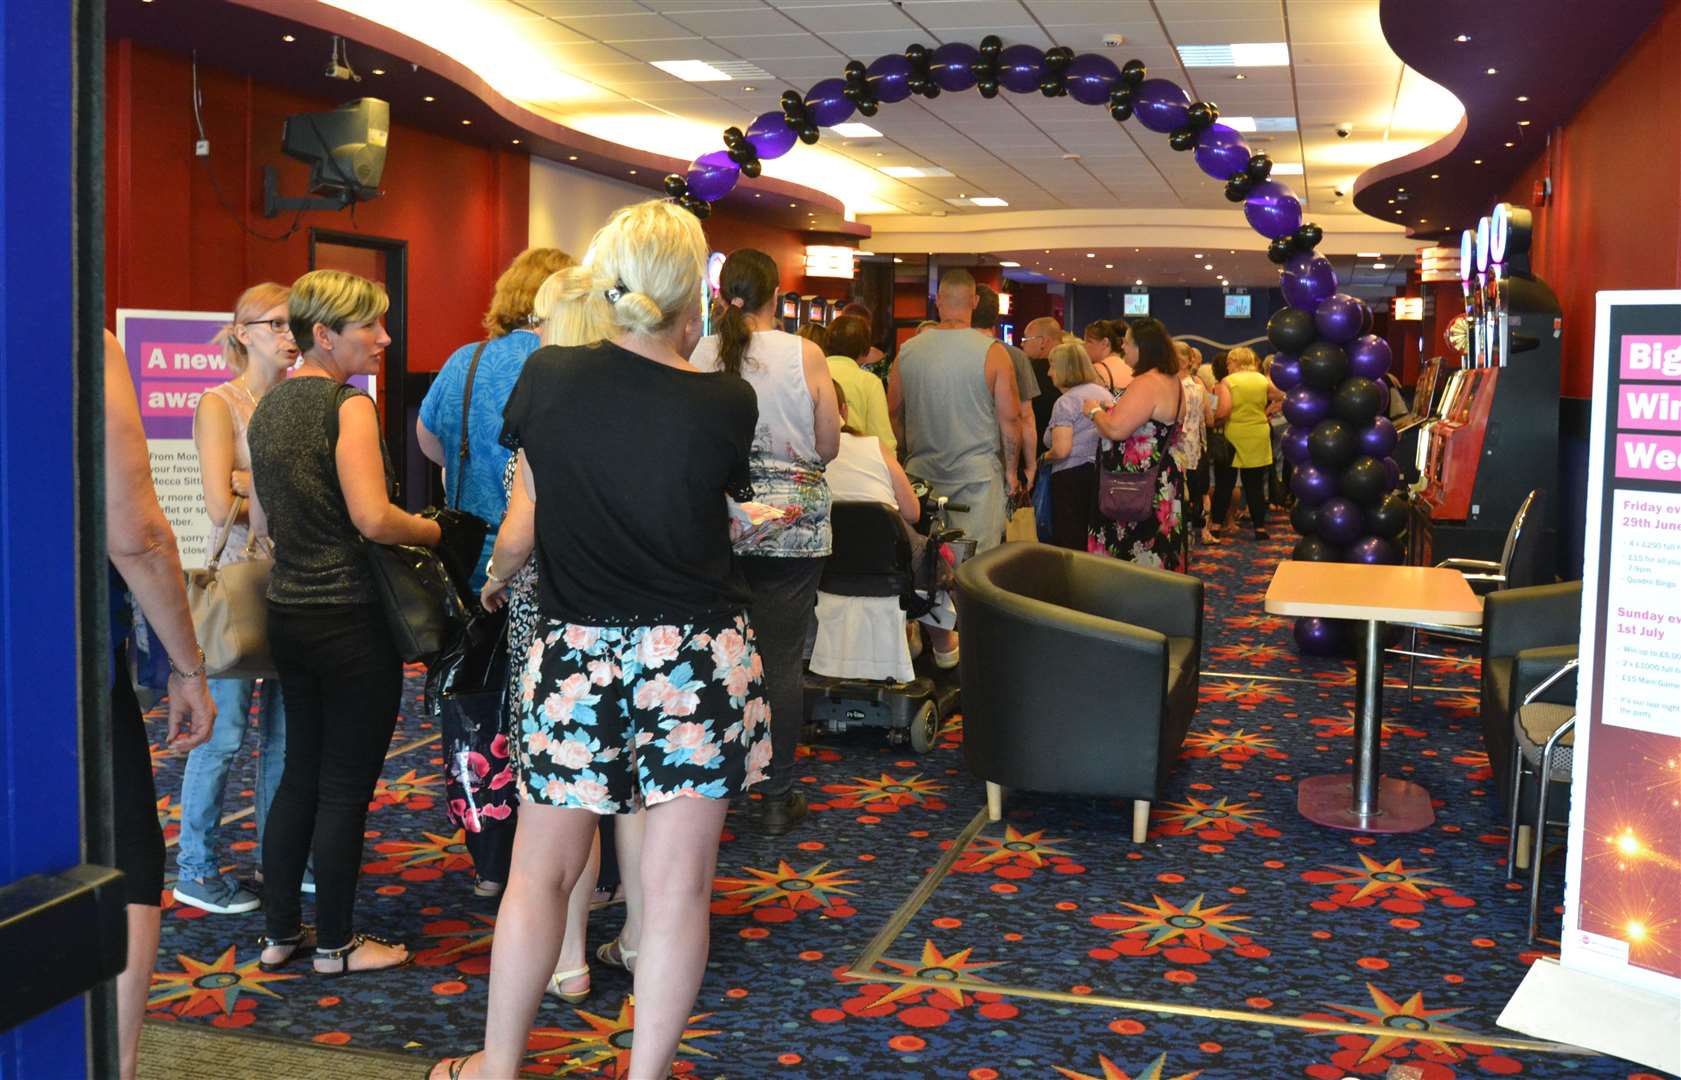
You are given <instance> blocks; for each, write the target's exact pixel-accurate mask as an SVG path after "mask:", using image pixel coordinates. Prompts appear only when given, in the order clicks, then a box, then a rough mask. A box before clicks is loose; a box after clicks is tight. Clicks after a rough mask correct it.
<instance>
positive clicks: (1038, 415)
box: [1030, 360, 1062, 449]
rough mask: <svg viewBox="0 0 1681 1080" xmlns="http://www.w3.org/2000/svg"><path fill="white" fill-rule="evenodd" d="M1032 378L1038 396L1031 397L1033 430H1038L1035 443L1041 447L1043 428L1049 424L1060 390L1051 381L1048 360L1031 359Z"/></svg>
mask: <svg viewBox="0 0 1681 1080" xmlns="http://www.w3.org/2000/svg"><path fill="white" fill-rule="evenodd" d="M1030 362H1031V363H1032V364H1033V378H1034V379H1035V380H1037V381H1038V383H1039V396H1038V397H1036V398H1034V399H1033V430H1034V431H1036V432H1038V439H1039V441H1038V442H1037V443H1036V444H1035V445H1037V446H1039V447H1040V448H1041V449H1042V448H1043V447H1044V445H1045V429H1046V428H1047V427H1049V426H1050V424H1051V410H1052V409H1054V408H1056V399H1057V398H1059V397H1061V396H1062V391H1061V390H1058V389H1057V388H1056V383H1054V382H1052V381H1051V362H1050V361H1049V360H1033V361H1030Z"/></svg>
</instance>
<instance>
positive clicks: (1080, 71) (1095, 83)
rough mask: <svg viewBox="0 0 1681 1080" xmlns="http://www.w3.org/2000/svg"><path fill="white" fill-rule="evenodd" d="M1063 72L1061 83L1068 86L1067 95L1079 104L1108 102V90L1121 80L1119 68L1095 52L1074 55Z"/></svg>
mask: <svg viewBox="0 0 1681 1080" xmlns="http://www.w3.org/2000/svg"><path fill="white" fill-rule="evenodd" d="M1065 74H1066V78H1064V80H1063V85H1064V86H1066V87H1068V96H1069V97H1071V98H1073V99H1074V100H1075V101H1078V102H1079V103H1080V104H1081V105H1106V104H1108V103H1109V91H1111V90H1113V89H1114V88H1115V84H1116V83H1118V82H1120V81H1121V69H1120V68H1118V67H1116V66H1115V62H1114V61H1113V60H1111V59H1109V58H1108V57H1107V56H1099V55H1098V54H1097V53H1081V54H1080V55H1079V56H1076V57H1075V58H1074V62H1073V63H1072V64H1069V65H1068V71H1067V72H1066V73H1065Z"/></svg>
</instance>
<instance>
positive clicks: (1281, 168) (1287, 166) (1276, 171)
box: [1272, 161, 1302, 176]
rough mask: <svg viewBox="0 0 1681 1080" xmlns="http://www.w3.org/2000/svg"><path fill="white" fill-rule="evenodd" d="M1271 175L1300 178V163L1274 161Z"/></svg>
mask: <svg viewBox="0 0 1681 1080" xmlns="http://www.w3.org/2000/svg"><path fill="white" fill-rule="evenodd" d="M1272 175H1274V176H1300V175H1302V165H1301V162H1299V161H1275V162H1273V163H1272Z"/></svg>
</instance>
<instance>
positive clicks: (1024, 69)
mask: <svg viewBox="0 0 1681 1080" xmlns="http://www.w3.org/2000/svg"><path fill="white" fill-rule="evenodd" d="M1044 75H1045V54H1044V53H1043V52H1040V51H1039V50H1038V49H1036V48H1034V47H1033V46H1031V45H1011V46H1009V47H1008V48H1006V49H1005V50H1004V51H1003V52H1000V53H999V54H998V85H999V86H1002V87H1003V88H1004V89H1006V90H1008V91H1009V92H1010V93H1012V94H1031V93H1032V92H1033V91H1035V90H1037V89H1039V80H1040V79H1041V78H1043V77H1044Z"/></svg>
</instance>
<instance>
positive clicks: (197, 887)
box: [174, 875, 263, 915]
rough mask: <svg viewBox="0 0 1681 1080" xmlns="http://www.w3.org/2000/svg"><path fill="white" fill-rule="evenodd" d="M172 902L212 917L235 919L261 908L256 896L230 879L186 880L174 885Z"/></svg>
mask: <svg viewBox="0 0 1681 1080" xmlns="http://www.w3.org/2000/svg"><path fill="white" fill-rule="evenodd" d="M174 895H175V899H176V901H177V902H178V903H182V904H186V905H187V906H188V907H196V908H198V909H199V910H200V911H208V912H210V914H212V915H239V914H241V913H243V912H247V911H255V910H257V909H258V908H259V907H261V906H262V904H263V902H262V900H261V899H260V898H259V897H258V896H257V894H256V893H254V892H252V891H251V890H250V889H247V888H245V887H244V886H242V885H240V883H239V882H237V881H235V880H234V879H233V878H226V877H221V876H220V875H218V876H217V877H213V878H197V879H194V878H186V879H184V880H181V881H177V882H176V883H175V889H174Z"/></svg>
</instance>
